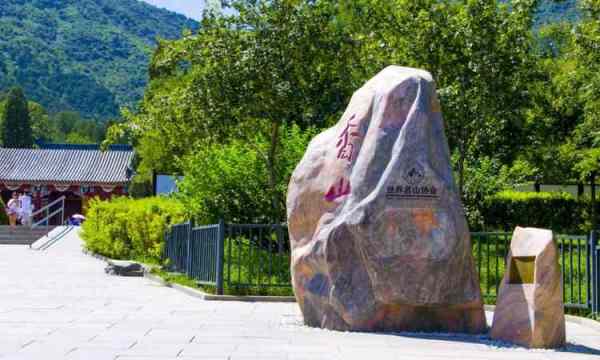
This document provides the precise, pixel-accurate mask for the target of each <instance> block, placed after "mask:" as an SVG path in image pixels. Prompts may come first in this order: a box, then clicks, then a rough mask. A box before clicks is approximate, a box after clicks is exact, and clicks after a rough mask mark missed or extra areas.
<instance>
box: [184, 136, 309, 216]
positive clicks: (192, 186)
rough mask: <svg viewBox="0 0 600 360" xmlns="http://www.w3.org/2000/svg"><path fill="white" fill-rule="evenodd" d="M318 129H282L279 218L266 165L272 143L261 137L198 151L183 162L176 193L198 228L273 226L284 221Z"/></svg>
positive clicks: (278, 187) (277, 164)
mask: <svg viewBox="0 0 600 360" xmlns="http://www.w3.org/2000/svg"><path fill="white" fill-rule="evenodd" d="M316 133H317V131H316V130H315V129H314V128H310V129H308V130H301V129H300V128H299V127H298V126H291V127H283V128H282V130H281V139H280V140H281V143H280V146H279V151H278V154H277V161H276V173H277V184H276V188H275V189H274V191H275V192H276V194H275V195H276V198H277V199H278V202H279V213H277V214H275V213H274V209H273V204H272V202H271V194H272V193H271V191H272V189H271V188H270V186H269V174H268V169H267V165H266V160H265V154H266V153H267V152H268V143H267V141H266V140H265V139H264V138H263V137H262V136H260V135H257V136H256V139H255V140H254V141H247V140H234V141H231V142H229V143H227V144H208V145H204V146H202V147H198V148H196V149H195V151H194V152H193V153H192V154H190V155H188V156H186V157H185V158H184V159H183V161H182V167H183V174H184V179H183V181H181V182H180V183H179V184H178V188H179V193H178V194H176V196H177V198H178V199H180V200H181V201H182V202H183V203H184V204H185V208H186V209H187V210H188V211H189V212H190V214H191V215H192V217H193V218H194V220H196V222H197V223H213V224H214V223H216V222H218V221H219V219H224V220H226V221H227V222H230V223H270V222H272V221H273V219H280V220H281V221H283V220H284V219H285V218H286V215H285V195H286V192H287V185H288V182H289V179H290V177H291V174H292V171H293V170H294V168H295V167H296V165H297V164H298V162H299V161H300V159H301V158H302V155H303V154H304V152H305V150H306V147H307V146H308V143H309V141H310V140H311V138H312V137H313V136H314V135H316Z"/></svg>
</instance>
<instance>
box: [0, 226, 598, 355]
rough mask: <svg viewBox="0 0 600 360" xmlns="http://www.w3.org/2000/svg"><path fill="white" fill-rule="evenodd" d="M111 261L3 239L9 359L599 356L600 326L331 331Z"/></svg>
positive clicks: (292, 309) (288, 313)
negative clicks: (491, 334)
mask: <svg viewBox="0 0 600 360" xmlns="http://www.w3.org/2000/svg"><path fill="white" fill-rule="evenodd" d="M103 269H104V263H103V262H102V261H100V260H97V259H95V258H92V257H89V256H86V255H84V254H82V253H81V249H80V240H79V238H78V236H77V233H76V232H72V233H71V234H69V236H68V237H67V238H66V239H64V240H63V241H61V242H60V243H59V244H57V245H56V246H54V247H53V248H51V249H50V250H48V251H47V252H37V251H32V250H29V249H28V248H27V247H24V246H0V288H1V289H2V291H1V292H0V359H11V360H12V359H44V360H47V359H85V360H94V359H102V360H110V359H121V360H127V359H129V360H136V359H137V360H143V359H175V358H179V359H262V360H270V359H277V360H287V359H289V360H301V359H306V360H321V359H323V360H325V359H326V360H334V359H340V360H341V359H343V360H346V359H348V360H352V359H373V360H386V359H394V360H395V359H419V360H429V359H438V360H440V359H456V358H461V359H465V360H467V359H541V360H542V359H547V360H551V359H557V360H558V359H561V360H562V359H571V358H572V359H587V358H589V359H596V360H597V359H600V356H599V355H600V332H597V331H594V330H591V329H589V328H586V327H582V326H579V325H575V324H569V325H568V329H567V331H568V338H569V341H570V345H569V346H568V347H567V348H566V349H564V350H563V351H547V350H537V351H528V350H525V349H523V348H518V347H509V346H506V345H503V344H500V343H494V342H491V341H489V340H487V339H486V338H485V337H483V336H479V337H478V336H473V337H469V336H444V335H427V336H423V335H416V334H401V335H391V334H390V335H382V334H364V333H341V332H331V331H325V330H319V329H310V328H306V327H304V326H302V325H301V322H300V316H299V313H298V310H297V307H296V305H295V304H272V303H235V302H230V303H228V302H205V301H202V300H198V299H196V298H192V297H189V296H187V295H185V294H182V293H180V292H178V291H176V290H173V289H169V288H166V287H162V286H158V285H156V284H154V283H153V282H150V281H149V280H147V279H140V278H121V277H115V276H108V275H105V274H104V271H103Z"/></svg>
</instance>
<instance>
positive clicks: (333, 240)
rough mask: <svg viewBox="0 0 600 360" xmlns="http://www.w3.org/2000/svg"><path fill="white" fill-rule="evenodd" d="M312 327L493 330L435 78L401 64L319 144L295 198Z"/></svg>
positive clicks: (298, 271)
mask: <svg viewBox="0 0 600 360" xmlns="http://www.w3.org/2000/svg"><path fill="white" fill-rule="evenodd" d="M287 211H288V223H289V233H290V240H291V245H292V265H291V266H292V281H293V285H294V291H295V294H296V298H297V300H298V303H299V305H300V308H301V310H302V313H303V315H304V321H305V323H306V324H307V325H310V326H317V327H324V328H329V329H338V330H365V331H401V330H411V331H454V332H467V333H478V332H483V331H485V329H486V323H485V318H484V312H483V305H482V300H481V294H480V289H479V280H478V277H477V274H476V272H475V268H474V263H473V258H472V255H471V245H470V237H469V230H468V227H467V223H466V219H465V216H464V212H463V209H462V206H461V203H460V200H459V197H458V194H457V189H456V188H455V185H454V180H453V177H452V171H451V167H450V158H449V151H448V144H447V140H446V137H445V135H444V124H443V121H442V116H441V112H440V105H439V101H438V99H437V96H436V91H435V84H434V82H433V80H432V77H431V75H430V74H429V73H428V72H426V71H423V70H418V69H411V68H404V67H398V66H390V67H388V68H386V69H384V70H383V71H381V72H380V73H379V74H377V75H376V76H375V77H374V78H373V79H371V80H370V81H368V82H367V83H366V84H365V85H364V86H363V87H362V88H361V89H359V90H358V91H357V92H356V93H355V94H354V96H353V97H352V100H351V101H350V104H349V105H348V108H347V109H346V111H345V113H344V115H343V116H342V118H341V120H340V121H339V123H338V124H337V125H336V126H334V127H333V128H331V129H328V130H327V131H325V132H323V133H321V134H320V135H318V136H317V137H316V138H315V139H313V141H312V142H311V143H310V145H309V147H308V150H307V151H306V154H305V155H304V157H303V159H302V161H301V162H300V164H299V165H298V166H297V168H296V169H295V171H294V173H293V175H292V179H291V181H290V186H289V190H288V197H287Z"/></svg>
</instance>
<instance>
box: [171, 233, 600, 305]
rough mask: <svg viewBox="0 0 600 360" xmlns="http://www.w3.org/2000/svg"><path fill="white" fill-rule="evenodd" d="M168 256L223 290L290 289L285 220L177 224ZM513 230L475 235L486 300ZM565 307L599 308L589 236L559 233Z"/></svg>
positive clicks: (593, 241)
mask: <svg viewBox="0 0 600 360" xmlns="http://www.w3.org/2000/svg"><path fill="white" fill-rule="evenodd" d="M165 236H166V247H165V257H166V258H167V259H168V260H169V264H170V267H171V270H173V271H177V272H181V273H185V274H187V275H188V276H189V277H191V278H193V279H195V280H196V281H198V283H200V284H204V285H211V286H215V287H216V291H217V293H218V294H222V293H223V289H224V288H225V287H227V288H234V289H237V290H240V289H242V290H243V289H248V288H253V289H268V288H271V289H272V288H291V283H290V279H291V277H290V244H289V238H288V231H287V226H286V225H285V224H225V223H223V222H221V223H219V224H215V225H207V226H199V227H193V226H192V224H191V223H189V222H188V223H184V224H179V225H175V226H173V227H172V228H171V229H170V230H169V231H167V233H166V234H165ZM511 236H512V234H511V233H505V232H485V233H482V232H476V233H472V234H471V239H472V240H471V241H472V245H473V257H474V259H475V263H476V269H477V271H478V273H479V280H480V284H481V291H482V295H483V296H484V298H485V300H486V302H488V303H493V302H495V300H496V296H497V294H498V289H499V287H500V283H501V281H502V277H503V276H504V271H505V262H506V260H505V259H506V257H507V255H508V250H509V247H510V240H511ZM556 243H557V246H558V250H559V252H560V257H559V262H560V265H561V269H562V274H563V279H562V280H563V297H564V302H565V307H566V308H571V309H584V310H591V311H592V312H594V313H598V312H600V248H598V235H597V232H592V233H591V234H590V236H574V235H558V236H557V237H556Z"/></svg>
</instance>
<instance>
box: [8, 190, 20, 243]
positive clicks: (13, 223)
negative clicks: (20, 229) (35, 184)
mask: <svg viewBox="0 0 600 360" xmlns="http://www.w3.org/2000/svg"><path fill="white" fill-rule="evenodd" d="M19 208H20V206H19V195H18V194H17V192H16V191H15V192H13V194H12V198H11V199H10V200H8V203H7V204H6V214H7V215H8V222H9V223H10V232H11V233H13V232H15V229H16V227H17V217H18V216H19Z"/></svg>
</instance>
